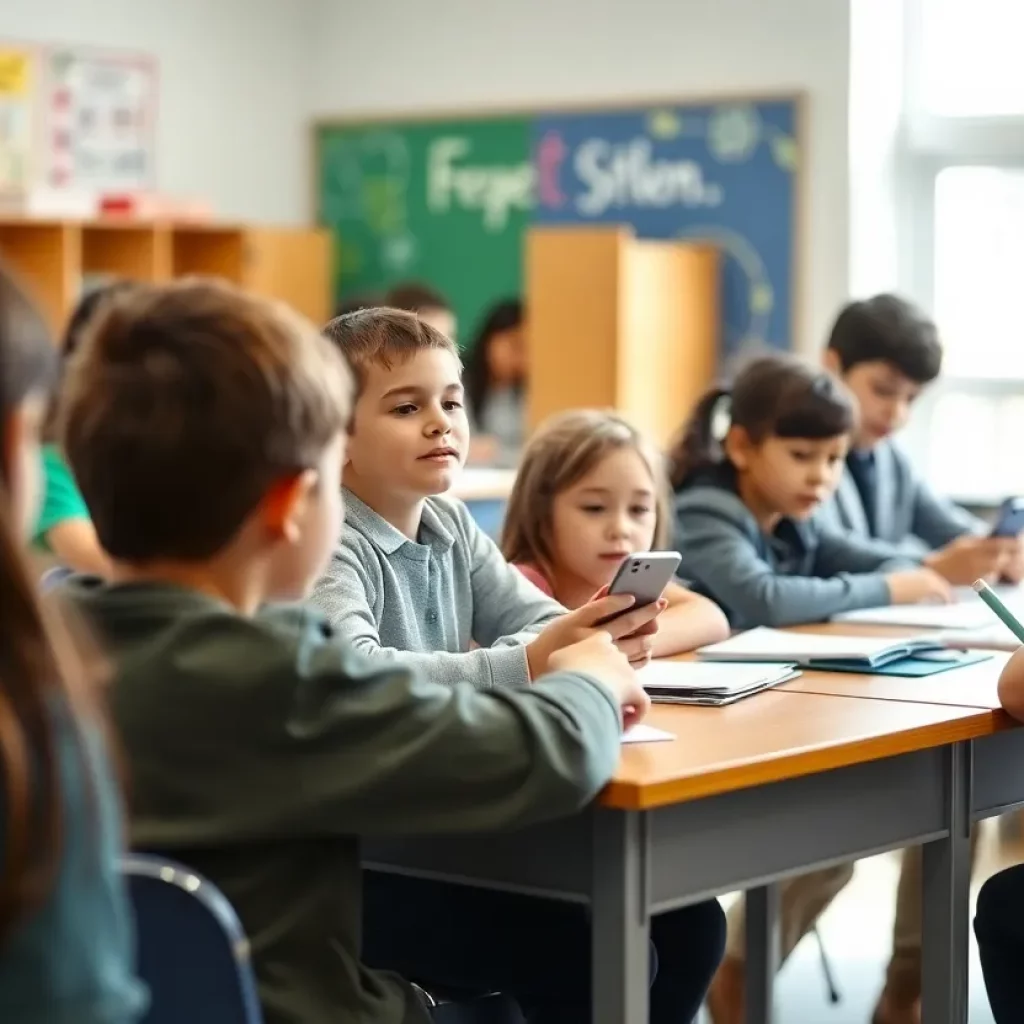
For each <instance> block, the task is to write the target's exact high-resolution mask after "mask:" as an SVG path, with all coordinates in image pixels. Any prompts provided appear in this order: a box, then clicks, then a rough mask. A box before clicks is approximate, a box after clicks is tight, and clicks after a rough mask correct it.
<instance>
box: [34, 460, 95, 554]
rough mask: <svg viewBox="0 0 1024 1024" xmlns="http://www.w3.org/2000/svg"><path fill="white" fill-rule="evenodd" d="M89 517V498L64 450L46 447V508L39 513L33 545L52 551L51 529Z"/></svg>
mask: <svg viewBox="0 0 1024 1024" xmlns="http://www.w3.org/2000/svg"><path fill="white" fill-rule="evenodd" d="M88 518H89V509H88V508H86V505H85V499H84V498H83V497H82V493H81V491H79V489H78V485H77V484H76V483H75V478H74V477H73V476H72V475H71V469H70V468H69V467H68V464H67V463H66V462H65V461H64V456H63V455H62V454H61V451H60V449H59V448H58V447H57V446H56V445H53V444H47V445H43V507H42V508H41V509H40V511H39V519H38V521H37V522H36V528H35V533H34V535H33V538H32V541H33V543H34V544H36V545H37V546H39V547H41V548H43V549H44V550H49V545H48V544H47V542H46V535H47V534H48V533H49V532H50V530H52V529H53V528H54V527H55V526H57V525H58V524H59V523H63V522H65V521H66V520H68V519H88Z"/></svg>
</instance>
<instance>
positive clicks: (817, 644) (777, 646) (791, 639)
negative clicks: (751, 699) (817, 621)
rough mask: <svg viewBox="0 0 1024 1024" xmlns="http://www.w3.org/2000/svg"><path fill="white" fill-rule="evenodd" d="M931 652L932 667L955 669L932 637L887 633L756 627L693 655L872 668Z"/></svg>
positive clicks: (849, 669) (858, 669)
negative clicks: (897, 636)
mask: <svg viewBox="0 0 1024 1024" xmlns="http://www.w3.org/2000/svg"><path fill="white" fill-rule="evenodd" d="M935 652H939V654H941V655H942V660H941V661H936V662H934V664H935V665H936V666H937V667H936V671H942V669H944V668H952V667H954V665H953V664H951V663H950V661H949V658H950V656H952V655H954V654H955V653H956V652H951V651H948V650H946V649H945V644H943V642H942V640H941V639H940V638H939V637H937V636H931V637H927V636H926V637H905V638H900V639H897V640H893V639H892V638H891V637H873V636H833V635H826V634H821V633H787V632H784V631H783V630H780V629H768V628H766V627H761V628H759V629H751V630H747V632H745V633H737V634H736V635H735V636H733V637H730V638H729V639H728V640H723V641H722V642H721V643H719V644H712V645H711V646H710V647H702V648H701V649H700V650H699V651H698V652H697V654H698V656H699V657H700V658H703V659H704V660H706V661H740V662H750V661H753V662H788V663H790V664H794V665H799V666H801V667H803V668H816V669H832V670H837V671H839V670H841V671H846V672H876V671H877V670H878V669H881V668H884V667H885V666H887V665H891V664H893V663H894V662H898V661H900V660H901V659H904V658H911V657H919V656H922V655H928V654H934V653H935ZM837 666H841V669H838V668H837ZM940 666H941V667H940Z"/></svg>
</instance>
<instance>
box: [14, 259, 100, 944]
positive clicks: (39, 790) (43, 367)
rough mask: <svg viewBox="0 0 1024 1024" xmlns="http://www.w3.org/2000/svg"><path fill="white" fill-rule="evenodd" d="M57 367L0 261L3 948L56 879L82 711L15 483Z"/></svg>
mask: <svg viewBox="0 0 1024 1024" xmlns="http://www.w3.org/2000/svg"><path fill="white" fill-rule="evenodd" d="M56 368H57V358H56V349H55V347H54V345H53V343H52V342H51V340H50V336H49V332H48V331H47V329H46V327H45V325H44V322H43V320H42V317H41V316H40V315H39V313H38V311H37V310H36V309H35V307H34V306H33V305H32V303H31V302H30V301H29V300H28V298H27V297H26V295H25V293H24V292H23V291H22V290H21V288H20V287H19V285H18V284H17V282H16V281H15V279H14V277H13V276H12V275H11V273H10V272H9V271H8V270H7V269H6V268H5V267H4V266H3V265H2V264H0V452H2V453H3V459H2V460H0V785H2V787H3V789H2V791H0V792H2V801H0V809H2V813H3V828H2V835H3V848H2V853H0V869H2V870H0V946H2V943H3V941H4V940H5V938H6V937H7V936H8V935H9V934H10V933H11V931H12V929H13V928H14V926H15V925H16V924H17V923H18V922H19V921H21V920H22V919H23V918H24V917H25V915H26V914H28V913H29V912H30V911H31V910H33V909H34V908H35V907H37V906H38V905H39V904H40V903H41V902H42V901H43V900H44V899H45V898H46V896H47V894H48V893H49V891H50V888H51V886H52V884H53V878H54V874H55V871H56V866H57V863H58V859H59V856H60V851H61V845H62V836H61V819H62V815H61V792H60V782H59V770H58V762H57V751H56V749H55V743H54V721H55V718H54V714H55V710H56V707H57V705H58V704H59V702H60V701H61V699H62V697H63V698H66V699H65V703H67V704H69V705H70V709H69V712H68V713H74V712H75V710H76V709H81V710H84V703H83V702H84V699H85V691H84V689H83V688H82V686H81V685H80V683H81V682H82V679H83V674H82V673H81V667H80V664H79V662H78V659H77V657H76V655H75V654H74V653H73V646H74V645H73V644H72V643H71V642H70V637H68V636H66V635H65V627H64V625H63V624H62V623H61V621H59V620H58V619H57V617H56V616H52V615H50V614H48V613H47V612H46V611H44V609H43V607H42V605H41V604H40V601H39V599H38V596H37V587H36V581H35V579H34V578H33V575H32V574H31V573H30V571H29V567H28V562H27V559H26V558H25V555H24V551H23V541H22V538H21V536H20V530H19V525H18V524H17V523H16V522H14V521H13V519H14V516H13V508H12V503H11V494H10V490H9V488H10V484H11V481H10V464H11V461H12V460H13V459H15V458H16V457H17V453H16V452H14V451H13V450H12V439H11V438H10V437H9V436H8V428H9V426H10V423H11V415H12V413H13V412H14V411H15V410H16V409H17V407H18V406H19V405H20V404H21V403H22V402H23V401H24V400H25V399H26V398H27V397H28V396H30V395H32V394H35V393H45V392H46V390H47V389H48V388H49V387H50V386H51V384H52V382H53V380H54V377H55V374H56ZM51 620H53V621H51Z"/></svg>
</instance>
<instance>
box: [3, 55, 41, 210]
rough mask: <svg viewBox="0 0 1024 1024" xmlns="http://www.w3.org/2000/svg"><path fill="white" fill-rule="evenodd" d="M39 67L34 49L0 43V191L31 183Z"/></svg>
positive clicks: (23, 188) (17, 190) (18, 191)
mask: <svg viewBox="0 0 1024 1024" xmlns="http://www.w3.org/2000/svg"><path fill="white" fill-rule="evenodd" d="M37 71H38V68H37V56H36V53H35V51H33V50H30V49H27V48H24V47H16V46H5V45H0V194H4V193H16V194H21V193H23V192H25V191H26V190H27V189H28V188H29V186H30V185H31V183H32V172H33V156H34V148H35V130H36V123H35V118H36V110H37V107H36V101H37V98H38V93H37V84H38V83H37V78H38V74H37Z"/></svg>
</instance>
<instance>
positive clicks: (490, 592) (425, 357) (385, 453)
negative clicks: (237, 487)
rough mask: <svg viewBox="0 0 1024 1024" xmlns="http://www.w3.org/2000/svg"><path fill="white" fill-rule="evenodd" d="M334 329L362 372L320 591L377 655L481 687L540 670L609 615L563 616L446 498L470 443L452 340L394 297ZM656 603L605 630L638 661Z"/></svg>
mask: <svg viewBox="0 0 1024 1024" xmlns="http://www.w3.org/2000/svg"><path fill="white" fill-rule="evenodd" d="M325 333H326V335H327V337H328V338H330V339H331V340H332V341H333V342H334V343H335V344H336V345H337V346H338V348H339V349H340V351H341V352H342V353H343V354H344V355H345V357H346V358H347V359H348V361H349V364H350V366H351V367H352V368H353V370H354V371H355V376H356V387H357V397H356V403H355V411H354V413H353V417H352V426H351V433H350V437H349V441H348V452H347V458H346V461H345V470H344V477H343V480H344V489H345V505H346V508H347V515H346V528H345V531H344V533H343V534H342V537H341V540H340V541H339V543H338V547H337V549H336V550H335V553H334V557H333V558H332V559H331V562H330V565H329V567H328V569H327V573H326V574H325V575H324V577H323V579H321V580H320V582H319V583H318V584H317V586H316V588H315V590H314V593H313V599H314V602H315V603H316V604H317V605H318V606H319V607H320V609H321V610H322V611H323V612H324V613H325V614H326V615H327V618H328V619H329V620H330V622H331V625H332V626H334V628H335V629H336V630H337V631H338V633H339V635H340V636H342V637H344V638H345V639H346V640H347V641H348V642H349V643H350V644H351V645H352V647H353V648H354V649H355V650H356V651H358V652H359V653H360V654H363V655H365V656H366V657H367V658H369V659H370V660H371V661H372V662H374V663H376V664H384V663H390V662H393V661H395V660H396V659H397V660H401V661H402V662H404V663H405V664H407V665H414V666H416V667H418V668H419V669H420V671H421V672H422V673H423V674H424V675H425V676H426V677H427V678H428V679H430V680H432V681H433V682H442V683H444V682H456V681H470V682H473V683H474V684H475V685H476V686H479V687H488V686H522V685H525V684H526V683H528V682H529V681H530V680H531V679H535V678H537V676H539V675H541V674H542V673H543V672H544V671H545V668H546V665H547V660H548V658H549V657H550V655H551V653H552V652H553V651H555V650H557V649H558V648H560V647H562V646H565V645H566V644H568V643H572V640H573V637H574V636H575V635H576V631H577V630H578V629H584V630H587V629H590V628H591V627H592V626H594V625H595V624H596V623H597V622H598V621H599V620H600V619H601V617H602V616H601V614H600V613H599V612H598V610H597V609H596V608H595V606H594V605H593V603H591V604H585V605H584V606H583V607H581V608H579V609H578V610H577V611H575V612H572V613H570V614H569V615H565V614H564V613H565V609H564V608H562V606H561V605H559V604H557V603H556V602H555V601H553V600H552V599H551V598H550V597H547V596H545V595H544V594H542V593H541V592H540V591H539V590H538V589H537V588H536V587H535V586H533V585H532V584H531V583H529V582H527V580H526V579H524V578H523V576H522V575H521V574H520V573H518V572H516V571H515V569H513V568H512V567H511V566H509V565H508V564H507V562H506V561H505V559H504V558H502V556H501V552H500V551H499V550H498V548H497V546H496V545H495V544H494V542H493V541H492V540H491V539H490V538H489V537H487V536H486V534H484V532H483V531H482V530H481V529H480V527H479V526H477V524H476V523H475V522H474V520H473V518H472V517H471V516H470V514H469V512H468V511H467V510H466V507H465V506H464V505H463V504H462V502H460V501H457V500H455V499H452V498H446V497H443V494H444V492H445V491H447V490H448V489H449V488H450V487H451V486H452V483H453V482H454V480H455V476H456V474H457V473H458V472H459V470H460V468H461V466H462V464H463V462H464V461H465V459H466V451H467V449H468V447H469V426H468V423H467V420H466V410H465V408H464V406H463V391H462V381H461V377H460V370H461V367H460V365H459V357H458V353H457V351H456V349H455V345H454V344H453V343H452V341H451V340H450V339H449V338H447V337H446V336H445V335H443V334H442V333H441V332H440V331H438V330H436V329H435V328H433V327H432V326H430V325H429V324H427V323H426V322H424V321H423V320H422V319H419V318H417V317H416V316H414V315H413V314H410V313H404V312H401V311H399V310H394V309H371V310H365V311H363V312H361V313H351V314H349V315H348V316H343V317H338V318H337V319H335V320H332V321H331V322H330V323H329V324H328V325H327V327H326V328H325ZM659 610H660V608H659V607H658V606H651V607H649V608H647V609H637V610H636V611H633V612H630V614H629V615H627V616H623V617H622V619H616V620H615V621H613V622H609V623H607V624H606V625H604V626H603V627H602V628H604V629H606V630H607V631H608V632H609V633H611V635H612V637H613V639H615V640H616V641H617V643H618V644H619V645H620V647H621V649H622V650H623V651H624V652H625V653H626V655H627V656H628V657H629V659H630V661H631V662H633V663H635V664H642V663H644V662H645V661H646V660H647V659H648V658H649V657H650V652H651V647H652V637H653V633H654V631H655V629H656V616H657V613H658V611H659ZM638 630H639V632H637V631H638ZM474 645H476V646H475V649H471V648H474Z"/></svg>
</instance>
